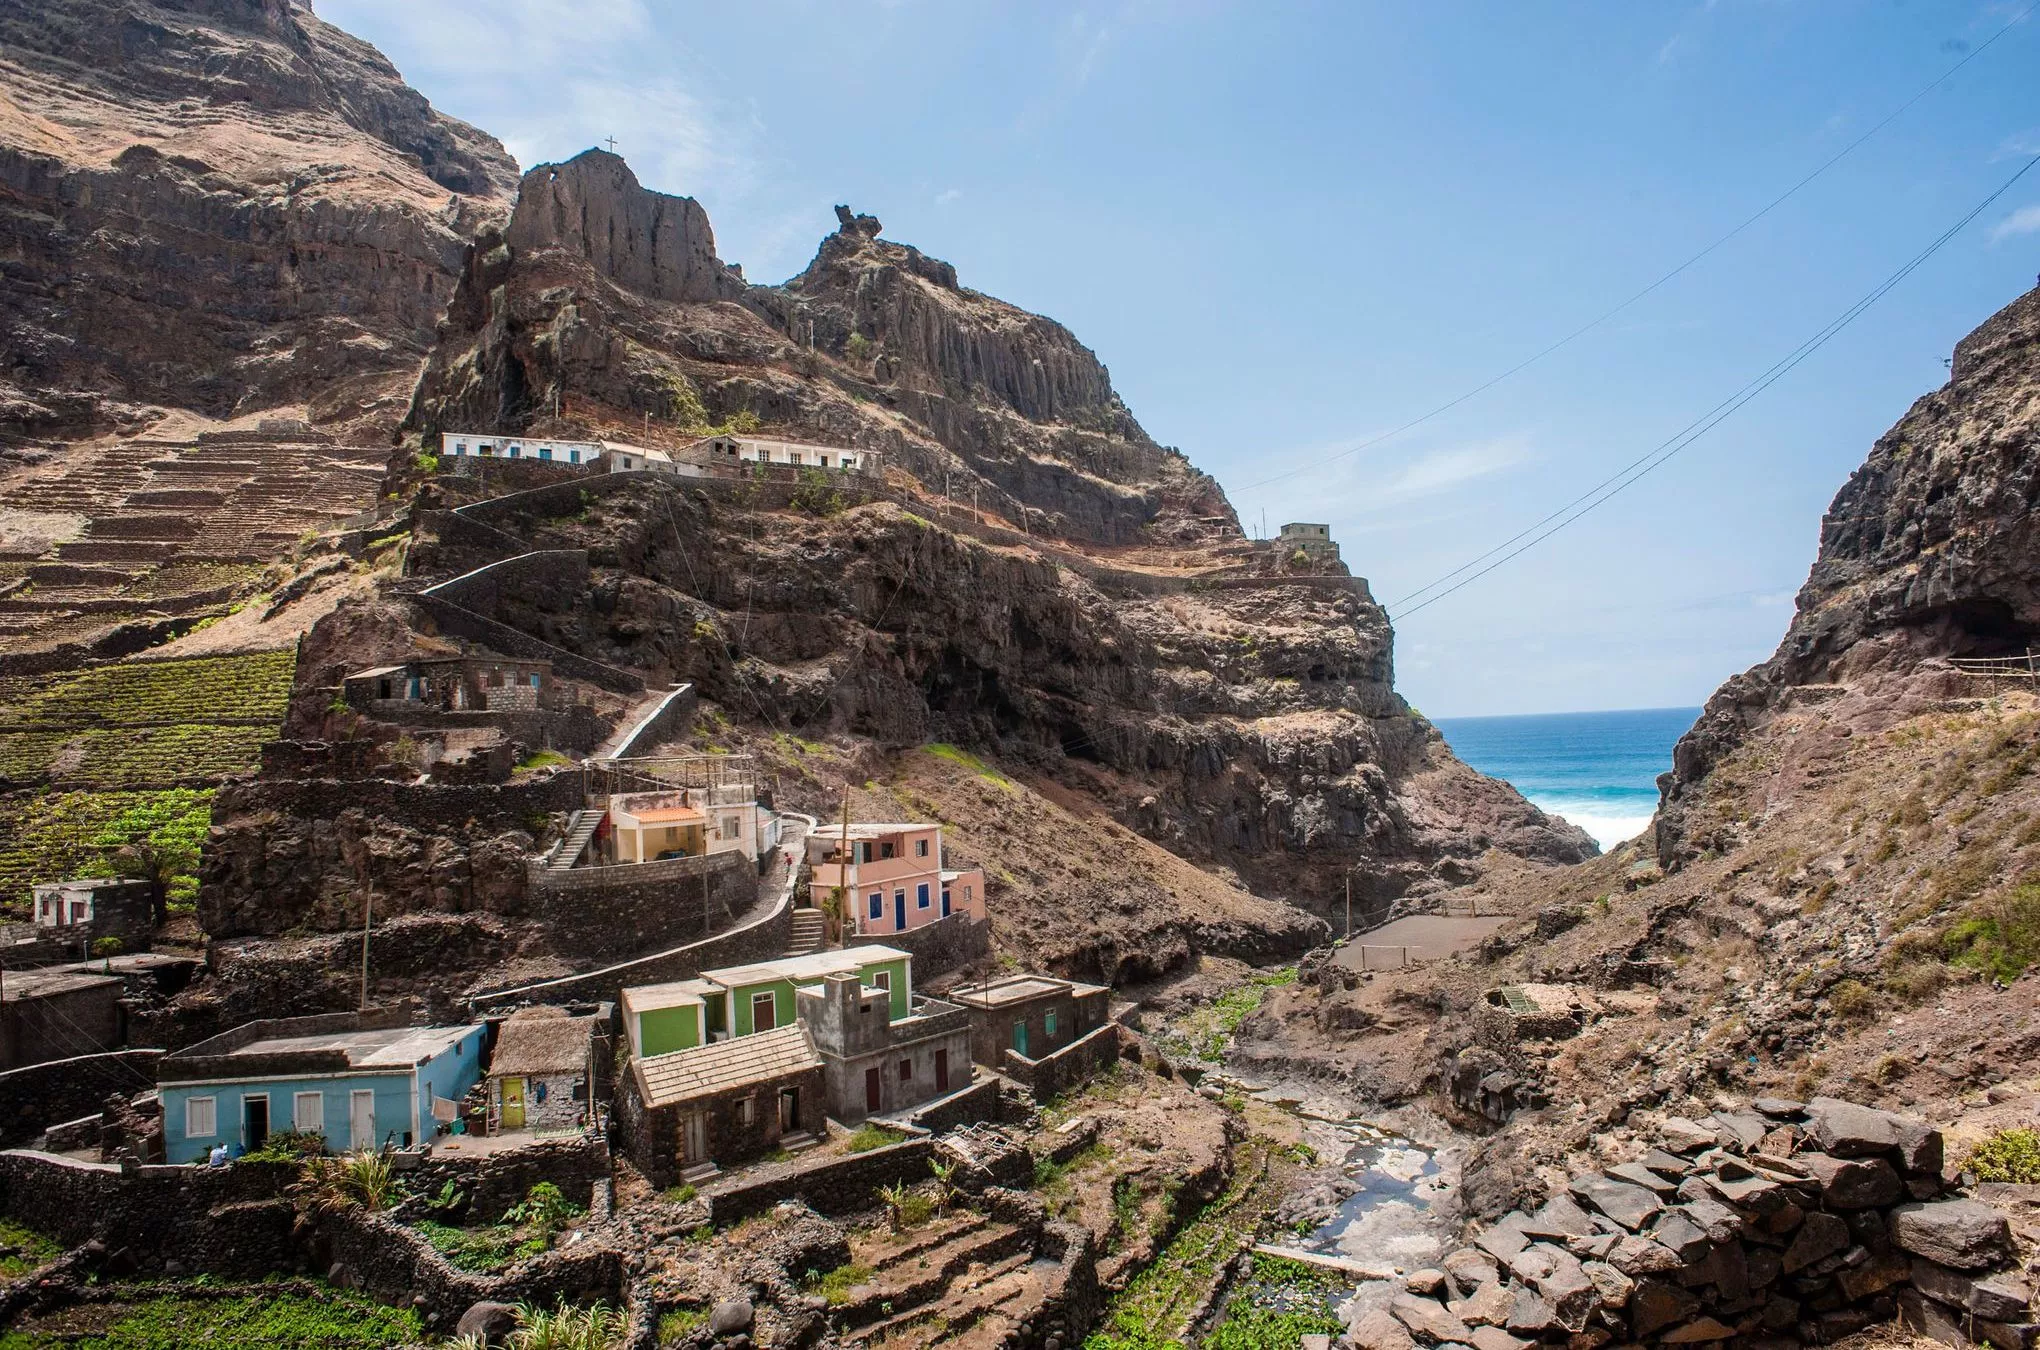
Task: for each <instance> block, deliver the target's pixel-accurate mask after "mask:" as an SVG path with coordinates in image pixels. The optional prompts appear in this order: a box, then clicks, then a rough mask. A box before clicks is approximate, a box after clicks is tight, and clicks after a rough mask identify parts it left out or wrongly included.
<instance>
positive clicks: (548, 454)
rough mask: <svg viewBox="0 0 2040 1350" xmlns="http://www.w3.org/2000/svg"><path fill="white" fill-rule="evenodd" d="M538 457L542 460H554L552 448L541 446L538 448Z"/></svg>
mask: <svg viewBox="0 0 2040 1350" xmlns="http://www.w3.org/2000/svg"><path fill="white" fill-rule="evenodd" d="M538 457H539V458H540V459H551V458H552V447H551V446H549V445H541V446H539V447H538Z"/></svg>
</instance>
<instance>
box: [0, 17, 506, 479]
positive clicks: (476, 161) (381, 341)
mask: <svg viewBox="0 0 2040 1350" xmlns="http://www.w3.org/2000/svg"><path fill="white" fill-rule="evenodd" d="M515 175H516V167H515V165H514V164H513V163H512V162H511V161H510V159H509V157H508V156H507V155H505V154H504V153H503V150H502V147H501V146H500V145H498V144H497V143H496V142H495V141H494V140H492V139H491V138H489V137H487V136H485V135H483V134H482V133H480V132H478V131H476V130H474V128H472V127H469V126H466V125H464V124H462V123H460V122H456V121H453V120H452V119H450V118H446V117H442V116H440V115H439V114H437V113H435V112H434V111H433V110H432V109H431V107H430V106H429V105H428V104H427V103H426V101H425V100H424V98H423V97H422V96H420V95H419V94H418V93H417V92H416V91H414V90H412V89H409V88H407V87H406V86H405V85H404V84H403V82H402V80H401V79H400V78H399V77H398V75H397V72H396V71H395V70H394V69H392V68H391V67H390V65H389V63H388V62H387V61H385V60H384V59H383V58H382V57H381V56H380V55H379V54H378V53H377V52H376V51H375V50H374V49H373V48H372V47H369V46H368V45H367V44H366V43H363V42H360V41H358V40H356V39H355V38H352V37H350V36H348V35H347V34H345V33H343V32H341V31H340V30H338V29H336V28H333V27H331V26H330V25H327V24H324V23H321V22H320V21H319V20H318V19H317V18H315V17H314V16H313V15H312V13H311V12H310V10H309V9H307V8H301V7H298V6H294V5H291V4H288V3H286V0H186V3H179V4H171V3H161V4H157V3H150V2H149V0H33V2H27V0H0V258H4V259H6V262H5V264H4V268H5V275H6V284H5V285H4V286H0V331H4V332H5V334H6V340H5V342H4V343H0V352H4V355H0V439H4V438H9V437H20V436H56V435H63V434H77V433H86V432H90V431H92V430H94V429H98V428H103V427H104V426H105V425H106V424H107V423H109V422H118V421H120V420H122V419H123V418H124V417H125V416H128V415H131V414H133V413H134V412H136V411H138V409H137V407H136V405H157V406H162V407H171V408H185V409H191V410H194V411H198V412H202V413H205V414H208V415H213V416H220V415H230V414H234V413H239V412H245V411H252V410H255V409H259V408H263V407H268V406H273V405H277V404H283V403H295V402H302V401H305V400H308V399H314V398H323V399H325V400H326V401H327V403H328V405H329V407H328V411H330V412H333V413H340V412H345V411H351V410H356V409H358V408H359V407H360V406H361V405H362V404H364V403H372V402H373V401H374V400H375V398H376V397H378V396H379V395H382V394H386V393H387V388H386V386H388V385H389V383H390V382H391V380H392V379H395V380H396V381H397V382H398V383H399V384H401V383H402V382H404V381H406V380H408V378H409V375H410V372H411V371H412V370H414V369H415V367H416V363H417V361H418V360H419V358H420V357H421V356H422V354H423V353H424V350H425V347H426V345H427V343H428V342H429V341H430V340H431V337H432V333H433V325H434V323H435V321H436V320H437V318H438V316H439V314H440V313H441V312H442V310H443V308H444V306H445V304H446V300H447V297H448V295H449V294H450V292H451V289H452V283H453V279H454V276H455V274H456V273H457V271H458V269H459V267H460V264H461V261H462V259H463V256H464V253H465V250H466V245H467V240H468V238H469V236H470V235H471V234H472V233H473V232H474V230H475V229H476V228H477V226H478V225H480V224H481V223H483V222H485V221H488V220H492V219H496V218H499V217H500V214H501V212H502V209H503V207H504V205H505V203H507V200H508V197H509V194H510V192H511V190H512V189H513V187H514V185H515Z"/></svg>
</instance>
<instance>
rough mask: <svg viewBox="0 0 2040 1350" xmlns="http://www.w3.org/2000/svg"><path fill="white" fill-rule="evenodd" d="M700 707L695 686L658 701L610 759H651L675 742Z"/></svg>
mask: <svg viewBox="0 0 2040 1350" xmlns="http://www.w3.org/2000/svg"><path fill="white" fill-rule="evenodd" d="M699 704H700V700H699V699H698V698H696V697H695V693H694V686H693V685H691V684H679V685H675V686H673V691H672V692H671V693H669V694H667V695H666V697H664V698H663V699H660V700H659V706H658V707H656V708H654V709H652V711H651V712H650V713H649V714H647V715H646V717H645V718H644V719H643V720H642V721H640V722H639V723H638V724H637V725H636V726H634V727H629V728H626V729H625V731H624V733H623V738H622V739H621V740H619V741H618V742H617V743H616V747H615V748H614V749H612V750H611V751H610V752H609V758H611V759H628V758H630V757H631V756H632V755H648V754H650V753H651V752H652V751H653V750H656V749H657V748H658V747H659V746H660V745H662V744H664V743H665V742H667V741H669V740H673V739H675V738H676V737H677V736H678V735H679V734H680V729H681V728H682V727H684V726H686V725H687V724H688V722H689V721H691V720H692V719H693V717H694V710H695V708H696V707H697V706H698V705H699Z"/></svg>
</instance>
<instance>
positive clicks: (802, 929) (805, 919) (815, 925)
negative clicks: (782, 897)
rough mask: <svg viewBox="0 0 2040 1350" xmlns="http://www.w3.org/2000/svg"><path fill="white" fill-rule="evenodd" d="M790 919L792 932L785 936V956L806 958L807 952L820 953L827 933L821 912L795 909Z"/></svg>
mask: <svg viewBox="0 0 2040 1350" xmlns="http://www.w3.org/2000/svg"><path fill="white" fill-rule="evenodd" d="M792 919H793V931H792V932H791V933H789V934H788V935H787V939H786V954H787V955H788V956H806V955H807V954H808V953H809V952H818V951H820V950H821V949H822V938H823V936H824V934H825V933H826V931H827V930H826V926H825V925H824V924H823V922H822V912H821V911H820V910H818V909H796V910H795V911H793V915H792Z"/></svg>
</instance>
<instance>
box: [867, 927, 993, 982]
mask: <svg viewBox="0 0 2040 1350" xmlns="http://www.w3.org/2000/svg"><path fill="white" fill-rule="evenodd" d="M843 945H844V946H846V947H866V946H885V947H898V948H899V949H900V950H901V951H904V952H911V953H912V954H913V957H914V978H915V979H917V980H921V981H927V980H932V979H934V978H935V977H936V976H938V975H947V974H949V973H950V972H952V971H957V970H965V969H968V968H969V967H970V966H971V964H972V963H973V962H975V961H977V960H979V959H980V958H981V957H983V956H984V955H985V954H986V953H987V952H989V951H990V950H991V949H992V926H991V924H990V923H989V922H987V921H986V920H984V919H980V918H977V917H976V916H974V915H970V914H951V915H950V916H949V917H948V918H946V919H937V920H936V921H935V922H933V923H930V924H923V925H922V926H921V927H919V928H909V929H907V930H906V931H904V932H900V933H871V934H856V933H852V934H848V935H846V936H845V937H844V939H843Z"/></svg>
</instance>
